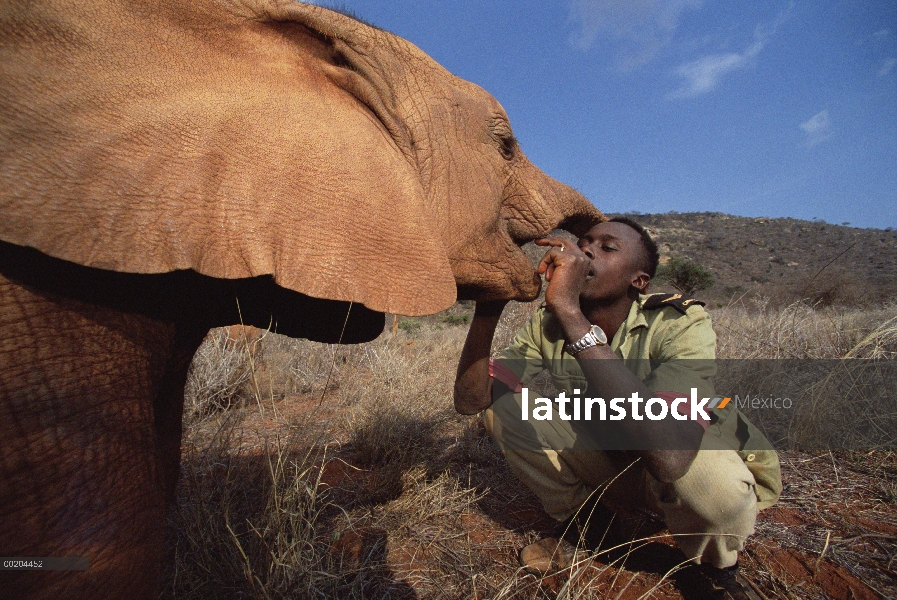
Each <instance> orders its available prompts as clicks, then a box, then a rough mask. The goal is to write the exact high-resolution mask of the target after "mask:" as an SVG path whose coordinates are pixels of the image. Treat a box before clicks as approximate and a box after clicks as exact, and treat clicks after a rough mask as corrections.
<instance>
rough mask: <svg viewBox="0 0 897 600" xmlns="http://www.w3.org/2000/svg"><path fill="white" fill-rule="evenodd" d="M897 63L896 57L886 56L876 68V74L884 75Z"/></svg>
mask: <svg viewBox="0 0 897 600" xmlns="http://www.w3.org/2000/svg"><path fill="white" fill-rule="evenodd" d="M895 65H897V58H888V59H886V60H885V61H884V63H882V65H881V68H880V69H879V70H878V76H879V77H884V76H885V75H887V74H888V73H890V72H891V71H892V70H894V66H895Z"/></svg>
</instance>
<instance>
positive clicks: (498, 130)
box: [489, 117, 519, 160]
mask: <svg viewBox="0 0 897 600" xmlns="http://www.w3.org/2000/svg"><path fill="white" fill-rule="evenodd" d="M489 132H490V135H491V137H492V139H493V140H494V141H495V145H496V146H497V147H498V151H499V152H500V153H501V155H502V157H503V158H504V159H505V160H511V159H512V158H514V154H515V153H516V152H517V148H518V147H519V146H518V144H517V138H515V137H514V134H513V133H512V132H511V126H510V125H509V124H508V122H507V121H506V120H505V119H501V118H497V117H494V118H492V119H491V120H490V123H489Z"/></svg>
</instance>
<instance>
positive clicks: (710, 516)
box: [455, 218, 781, 598]
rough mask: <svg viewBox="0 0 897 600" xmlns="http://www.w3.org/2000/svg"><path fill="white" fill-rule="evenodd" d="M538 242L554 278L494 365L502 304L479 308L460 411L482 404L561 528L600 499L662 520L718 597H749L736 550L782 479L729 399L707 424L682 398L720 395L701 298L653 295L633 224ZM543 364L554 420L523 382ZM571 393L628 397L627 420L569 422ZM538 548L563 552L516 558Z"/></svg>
mask: <svg viewBox="0 0 897 600" xmlns="http://www.w3.org/2000/svg"><path fill="white" fill-rule="evenodd" d="M536 243H537V244H539V245H541V246H546V247H548V248H549V250H548V252H547V253H546V254H545V256H544V258H543V259H542V261H541V262H540V264H539V267H538V272H539V273H540V274H545V277H546V280H547V281H548V287H547V289H546V292H545V306H544V307H543V308H541V309H539V310H537V311H536V313H535V314H534V315H533V318H532V320H531V321H530V322H529V323H528V324H527V325H526V326H525V327H524V328H523V329H522V330H521V331H520V333H519V334H518V336H517V338H516V339H515V340H514V342H513V344H512V345H511V346H510V347H509V348H508V349H506V350H505V351H504V352H503V353H502V354H501V356H500V357H499V358H497V359H496V360H495V361H493V362H491V363H490V361H489V357H488V352H489V341H490V340H491V339H492V335H493V333H494V331H495V326H496V325H497V323H498V319H499V317H500V315H501V311H502V309H503V307H504V303H495V302H481V303H478V304H477V308H476V312H475V315H474V320H473V323H472V324H471V328H470V332H469V333H468V338H467V341H466V343H465V347H464V350H463V352H462V355H461V360H460V364H459V367H458V378H457V380H456V384H455V407H456V408H457V409H458V411H459V412H461V413H463V414H474V413H476V412H479V411H480V410H483V409H486V410H485V413H484V415H483V419H484V422H485V424H486V428H487V431H488V432H489V434H490V435H492V436H493V438H495V439H496V441H497V442H498V443H499V445H500V447H501V448H502V451H503V452H504V454H505V456H506V458H507V459H508V461H509V463H510V466H511V468H512V470H513V471H514V472H515V473H516V474H517V476H518V477H519V478H520V479H521V480H522V481H523V482H524V483H525V484H526V485H527V486H528V487H530V488H531V489H532V490H533V491H534V492H535V493H536V495H537V496H538V497H539V499H540V500H541V501H542V503H543V505H544V506H545V509H546V511H547V512H548V513H549V514H550V515H551V516H552V517H554V518H555V519H557V520H558V521H562V522H564V521H566V522H567V523H569V522H570V521H571V520H572V519H577V518H581V515H579V514H578V513H579V512H580V511H581V509H582V507H583V505H584V504H586V503H587V502H588V501H589V500H592V501H594V500H595V499H596V498H597V499H599V500H600V503H601V505H603V506H606V507H608V508H610V509H611V510H613V509H614V507H620V506H626V507H630V508H632V507H637V508H643V509H646V510H649V511H652V512H654V513H657V514H660V515H663V517H664V520H665V522H666V525H667V527H668V528H669V530H670V531H671V533H673V534H674V536H676V540H677V544H678V546H679V548H680V549H682V551H683V552H684V553H685V555H686V558H687V559H690V560H692V561H693V562H695V563H698V564H700V565H702V567H701V570H702V571H703V572H705V574H706V575H707V577H708V578H709V579H710V580H711V581H712V582H713V583H714V585H715V586H716V588H717V589H718V591H719V593H720V594H722V596H721V597H731V598H750V597H752V594H753V592H752V591H750V590H749V589H748V588H747V587H746V586H744V585H743V582H742V580H741V579H740V577H737V576H736V569H737V558H738V551H739V550H741V549H742V548H743V546H744V541H745V539H746V538H747V537H748V536H749V535H751V534H752V533H753V531H754V523H755V520H756V516H757V512H758V510H760V509H761V508H765V507H767V506H770V505H771V504H773V503H774V502H775V501H776V500H777V499H778V496H779V494H780V492H781V475H780V471H779V463H778V458H777V457H776V454H775V452H774V451H772V449H771V446H770V445H769V443H768V442H767V441H766V439H765V438H764V437H763V436H762V434H760V432H759V431H758V430H757V429H756V428H754V427H753V425H751V424H750V423H749V422H748V421H747V420H746V419H745V418H744V416H743V415H741V414H740V413H738V411H737V410H735V408H734V406H724V405H723V404H722V403H720V407H719V408H717V409H713V410H705V413H706V414H708V415H709V419H703V418H701V412H700V410H696V411H690V410H689V408H690V407H689V405H688V403H686V402H685V400H690V401H691V402H690V403H691V404H695V400H698V399H701V398H708V399H711V398H714V394H713V384H712V376H713V375H714V374H715V364H714V362H713V361H714V358H715V347H716V336H715V334H714V332H713V329H712V327H711V323H710V318H709V316H708V315H707V313H706V312H705V311H704V309H703V308H702V307H701V303H699V302H697V301H695V300H693V299H690V298H683V297H681V296H680V295H672V294H655V295H646V292H647V289H648V285H649V283H650V281H651V278H652V277H653V276H654V274H655V270H656V268H657V264H658V253H657V247H656V245H655V244H654V242H653V240H651V238H650V236H649V235H648V234H647V232H645V230H644V229H643V228H642V227H641V226H640V225H638V224H637V223H635V222H633V221H631V220H629V219H625V218H617V219H612V220H611V221H609V222H606V223H602V224H600V225H596V226H595V227H593V228H592V229H591V230H590V231H589V232H588V233H587V234H586V235H585V236H584V237H582V238H581V239H580V240H579V241H578V243H577V244H574V243H572V242H571V241H569V240H564V239H561V238H546V239H543V240H537V241H536ZM545 368H547V369H548V370H549V372H550V373H551V376H552V379H553V381H554V384H555V386H556V387H557V388H558V389H560V390H562V391H563V392H564V394H565V395H566V397H564V394H562V395H561V396H559V398H558V401H557V407H556V408H554V407H553V405H552V411H553V413H552V414H549V415H546V414H545V411H544V410H543V414H542V415H541V416H538V415H536V412H535V411H533V413H532V416H531V417H530V416H529V414H528V412H527V411H528V407H529V406H530V405H531V400H532V399H531V398H529V397H528V396H527V390H526V389H525V386H526V385H527V384H528V383H529V382H530V381H531V380H532V378H533V377H534V376H535V375H536V374H537V373H538V372H540V371H542V370H543V369H545ZM574 397H576V400H577V406H578V405H579V401H580V397H581V399H582V400H586V399H587V397H588V398H600V399H602V402H603V401H604V400H607V401H610V400H611V399H623V400H624V401H625V402H624V403H623V404H625V408H627V409H630V412H629V414H628V418H625V419H621V420H596V419H592V420H586V419H584V418H578V417H579V416H580V415H577V418H573V416H571V415H570V414H568V413H569V411H570V410H572V409H571V408H570V407H569V404H572V401H569V402H568V400H569V399H572V398H574ZM493 398H496V401H495V403H494V404H493V403H492V401H493ZM636 398H640V399H641V400H643V401H647V400H648V399H652V398H660V399H661V400H662V401H663V402H666V403H668V409H667V410H666V411H658V409H657V404H659V403H661V400H655V401H654V403H655V405H654V407H653V408H654V415H655V416H657V413H658V412H664V414H666V417H665V418H662V419H657V420H655V419H654V418H645V415H644V414H641V415H639V414H638V413H639V408H643V409H647V408H648V407H647V406H646V404H647V403H646V404H639V403H638V402H636V401H635V400H634V399H636ZM679 398H682V399H684V400H680V401H679V402H678V403H677V401H676V400H677V399H679ZM562 399H563V402H562V401H561V400H562ZM629 399H633V400H632V401H629ZM545 404H547V403H543V408H544V405H545ZM683 406H684V408H683ZM698 407H699V408H701V406H700V404H699V405H698ZM661 408H663V407H661ZM704 408H706V404H705V405H704ZM579 410H580V409H577V411H579ZM642 412H644V411H642ZM690 412H692V414H691V415H689V413H690ZM674 413H675V414H674ZM546 417H547V418H546ZM639 417H641V418H639ZM689 417H691V418H689ZM611 419H613V417H611ZM586 539H587V540H588V539H589V538H588V536H587V537H586ZM554 542H556V541H554ZM540 548H541V549H542V550H543V554H544V553H545V552H544V550H546V549H547V550H551V551H550V552H549V553H548V554H549V558H550V556H551V555H553V554H557V553H559V552H560V553H561V554H563V549H561V548H555V549H551V547H550V543H549V544H548V545H546V543H544V541H543V543H540V544H536V545H534V546H533V547H528V548H525V549H524V551H523V552H522V553H521V559H522V560H524V562H532V561H530V559H532V558H533V557H534V556H535V557H538V555H539V550H540ZM536 562H538V561H536ZM543 562H544V561H543ZM530 566H533V565H532V564H531V565H530ZM726 594H728V596H726Z"/></svg>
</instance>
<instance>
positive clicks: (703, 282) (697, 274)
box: [657, 258, 714, 295]
mask: <svg viewBox="0 0 897 600" xmlns="http://www.w3.org/2000/svg"><path fill="white" fill-rule="evenodd" d="M657 278H658V279H662V280H664V281H666V282H667V283H669V284H670V285H671V286H673V287H674V288H676V289H677V290H679V291H680V292H682V293H683V294H686V295H691V294H692V293H694V292H696V291H698V290H706V289H709V288H711V287H713V283H714V281H713V275H712V274H711V273H710V271H708V270H707V269H706V268H704V267H702V266H701V265H699V264H696V263H694V262H692V261H691V260H689V259H687V258H671V259H670V260H669V262H667V263H666V264H663V265H660V266H659V267H658V268H657Z"/></svg>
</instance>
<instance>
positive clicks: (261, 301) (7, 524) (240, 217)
mask: <svg viewBox="0 0 897 600" xmlns="http://www.w3.org/2000/svg"><path fill="white" fill-rule="evenodd" d="M0 217H2V218H0V323H2V335H0V373H2V376H0V439H2V444H0V554H3V555H5V556H20V557H24V556H82V557H88V558H89V560H90V569H89V570H88V571H71V572H62V571H60V572H9V571H7V572H2V578H3V581H0V589H2V590H3V591H2V593H3V594H4V595H8V596H9V597H35V598H60V597H65V598H120V597H129V598H149V597H152V596H153V595H154V594H155V590H156V586H157V583H158V577H159V572H160V564H161V560H162V557H161V542H162V527H163V522H164V514H165V510H166V505H167V504H168V503H170V502H171V499H172V498H173V494H174V489H175V484H176V482H177V474H178V464H179V460H180V438H181V416H182V409H183V388H184V382H185V379H186V373H187V369H188V367H189V364H190V360H191V358H192V356H193V354H194V353H195V351H196V349H197V347H198V346H199V344H200V342H201V341H202V339H203V337H204V336H205V334H206V333H207V332H208V330H209V328H211V327H217V326H224V325H232V324H234V323H239V322H241V321H242V322H245V323H247V324H250V325H255V326H257V327H261V328H267V327H268V326H269V325H270V324H272V323H273V324H274V326H275V328H276V330H277V331H278V332H279V333H284V334H286V335H292V336H299V337H307V338H311V339H316V340H321V341H327V342H342V343H356V342H361V341H366V340H370V339H373V338H374V337H376V336H377V335H378V333H379V332H380V331H381V330H382V328H383V323H384V315H383V313H384V312H390V313H399V314H405V315H420V314H430V313H434V312H438V311H439V310H442V309H445V308H447V307H449V306H451V305H452V303H453V302H455V300H456V299H457V298H471V299H476V300H491V299H519V300H529V299H532V298H534V297H536V295H537V294H538V292H539V285H540V283H539V278H538V276H537V275H536V274H535V272H534V270H533V268H532V265H531V263H530V262H529V261H528V260H527V258H526V256H525V255H524V254H523V252H522V251H521V249H520V245H522V244H523V243H525V242H527V241H529V240H532V239H534V238H536V237H539V236H543V235H546V234H547V233H548V232H550V231H551V230H552V229H554V228H556V227H558V226H560V227H563V228H566V229H568V230H570V231H572V232H573V233H574V234H581V233H583V232H584V231H586V230H587V229H588V228H589V227H591V226H592V225H593V224H595V223H597V222H600V221H601V220H603V218H604V217H603V215H601V213H600V212H599V211H597V210H596V209H595V208H594V207H593V206H592V205H591V204H590V203H589V202H588V201H587V200H586V199H585V198H584V197H582V195H580V194H579V193H577V192H576V191H574V190H572V189H571V188H569V187H567V186H565V185H563V184H560V183H558V182H557V181H554V180H553V179H551V178H549V177H547V176H546V175H544V174H543V173H542V172H541V171H539V170H538V169H537V168H536V167H535V166H533V165H532V164H531V163H530V162H529V161H528V160H527V158H526V157H525V156H524V155H523V153H522V152H521V151H520V148H519V147H518V145H517V142H516V140H515V138H514V136H513V133H512V130H511V127H510V124H509V122H508V118H507V115H506V114H505V112H504V110H503V109H502V107H501V105H500V104H499V103H498V102H497V101H496V100H495V99H494V98H492V97H491V96H490V95H489V94H488V93H486V92H485V91H484V90H482V89H481V88H479V87H477V86H476V85H474V84H472V83H469V82H466V81H464V80H461V79H459V78H457V77H454V76H453V75H451V74H450V73H449V72H448V71H446V70H445V69H443V68H442V67H441V66H440V65H438V64H437V63H436V62H435V61H433V60H432V59H431V58H429V57H428V56H427V55H426V54H424V53H423V52H422V51H421V50H419V49H418V48H416V47H415V46H413V45H412V44H410V43H409V42H407V41H405V40H403V39H401V38H398V37H396V36H394V35H392V34H390V33H388V32H386V31H382V30H380V29H377V28H375V27H371V26H368V25H365V24H362V23H360V22H358V21H356V20H354V19H352V18H350V17H347V16H345V15H341V14H339V13H336V12H332V11H329V10H326V9H322V8H318V7H314V6H308V5H303V4H300V3H297V2H288V1H274V0H271V1H267V2H266V1H263V0H243V1H237V0H234V1H226V0H217V1H216V0H195V1H188V0H176V1H172V2H164V3H160V2H150V1H148V0H142V1H141V0H134V1H130V2H125V1H123V0H119V1H111V0H87V1H81V2H73V1H71V2H70V1H64V0H35V1H22V2H5V3H3V6H2V8H0ZM447 395H448V392H447Z"/></svg>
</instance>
